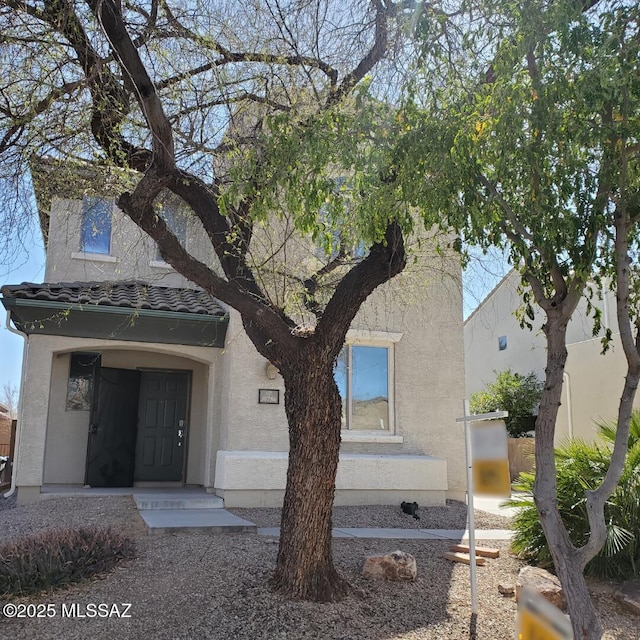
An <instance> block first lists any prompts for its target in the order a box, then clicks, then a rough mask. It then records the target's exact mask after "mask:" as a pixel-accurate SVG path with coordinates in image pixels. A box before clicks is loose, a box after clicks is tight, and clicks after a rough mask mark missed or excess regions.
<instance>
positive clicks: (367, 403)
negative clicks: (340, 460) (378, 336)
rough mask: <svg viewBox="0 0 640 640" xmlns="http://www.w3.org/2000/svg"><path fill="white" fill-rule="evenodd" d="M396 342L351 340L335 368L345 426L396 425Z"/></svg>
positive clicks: (345, 427)
mask: <svg viewBox="0 0 640 640" xmlns="http://www.w3.org/2000/svg"><path fill="white" fill-rule="evenodd" d="M392 350H393V346H392V345H389V346H369V345H362V344H347V345H345V346H344V348H343V349H342V351H341V352H340V355H339V356H338V361H337V363H336V368H335V371H334V376H335V380H336V384H337V385H338V390H339V391H340V397H341V398H342V428H343V429H363V430H369V431H372V430H376V431H379V430H381V429H384V430H387V431H390V430H391V429H392V413H393V412H392V409H391V407H392V404H391V397H390V389H391V387H392V384H391V382H390V380H391V370H392Z"/></svg>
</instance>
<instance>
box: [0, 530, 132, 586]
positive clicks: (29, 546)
mask: <svg viewBox="0 0 640 640" xmlns="http://www.w3.org/2000/svg"><path fill="white" fill-rule="evenodd" d="M134 555H135V547H134V544H133V542H132V541H131V540H130V539H129V538H125V537H123V536H121V535H120V534H118V533H116V532H114V531H112V530H111V529H100V528H97V527H82V528H80V529H58V530H52V531H45V532H43V533H38V534H35V535H32V536H27V537H24V538H20V539H19V540H16V541H15V542H8V543H5V544H3V545H2V546H0V595H26V594H29V593H36V592H38V591H42V590H45V589H52V588H56V587H62V586H65V585H67V584H69V583H72V582H79V581H80V580H83V579H85V578H88V577H90V576H93V575H96V574H102V573H106V572H108V571H110V570H111V569H113V567H114V566H115V565H116V563H117V562H118V561H119V560H122V559H124V558H132V557H133V556H134Z"/></svg>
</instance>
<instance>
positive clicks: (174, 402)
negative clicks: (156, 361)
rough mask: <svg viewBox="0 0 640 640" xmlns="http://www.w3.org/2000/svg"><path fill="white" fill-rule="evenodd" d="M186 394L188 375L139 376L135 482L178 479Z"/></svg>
mask: <svg viewBox="0 0 640 640" xmlns="http://www.w3.org/2000/svg"><path fill="white" fill-rule="evenodd" d="M188 394H189V374H188V373H178V372H155V371H143V372H142V373H141V374H140V400H139V403H138V435H137V443H136V465H135V479H136V480H139V481H143V482H144V481H146V482H149V481H181V480H182V471H183V467H184V453H185V450H186V429H187V405H188V403H187V399H188Z"/></svg>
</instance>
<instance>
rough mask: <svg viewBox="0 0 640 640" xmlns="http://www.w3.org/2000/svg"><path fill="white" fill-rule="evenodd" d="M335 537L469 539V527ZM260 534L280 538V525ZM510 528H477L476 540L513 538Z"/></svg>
mask: <svg viewBox="0 0 640 640" xmlns="http://www.w3.org/2000/svg"><path fill="white" fill-rule="evenodd" d="M332 534H333V537H334V538H384V539H396V540H468V539H469V530H468V529H375V528H372V529H352V528H343V529H332ZM258 535H259V536H269V537H273V538H278V537H279V536H280V527H264V528H258ZM512 535H513V531H511V530H509V529H476V540H511V536H512Z"/></svg>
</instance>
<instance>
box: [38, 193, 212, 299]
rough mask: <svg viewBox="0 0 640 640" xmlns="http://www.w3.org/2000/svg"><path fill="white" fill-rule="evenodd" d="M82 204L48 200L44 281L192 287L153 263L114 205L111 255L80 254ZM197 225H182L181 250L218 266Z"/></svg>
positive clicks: (151, 252)
mask: <svg viewBox="0 0 640 640" xmlns="http://www.w3.org/2000/svg"><path fill="white" fill-rule="evenodd" d="M81 220H82V201H81V200H70V199H66V198H58V197H54V198H53V199H52V202H51V216H50V223H49V242H48V244H47V263H46V268H45V282H73V281H76V280H77V281H83V282H92V281H104V280H134V279H135V280H144V281H145V282H150V283H152V284H156V285H159V286H166V287H193V286H194V285H193V284H191V283H189V281H188V280H187V279H186V278H185V277H184V276H182V275H180V274H179V273H177V272H175V271H174V270H173V269H172V268H171V267H170V266H169V265H166V264H164V263H162V261H158V260H157V255H156V247H155V243H154V242H153V240H151V238H149V236H147V235H146V234H145V233H144V232H143V231H142V230H141V229H140V228H139V227H138V226H137V225H136V224H135V223H134V222H133V221H132V220H131V219H130V218H129V217H128V216H126V215H124V214H123V213H122V212H121V211H120V210H119V209H118V207H117V206H115V205H114V209H113V216H112V229H111V252H110V255H108V256H107V255H99V254H90V253H84V254H83V253H81V252H80V224H81ZM203 234H204V232H203V231H202V229H201V227H200V223H199V221H197V220H196V219H195V218H194V217H193V216H192V217H191V218H190V219H189V224H188V227H187V241H186V248H187V250H188V251H190V252H191V253H192V254H193V255H194V256H195V257H196V258H198V259H199V260H202V261H203V262H205V263H207V264H218V262H217V259H216V258H215V256H214V254H213V251H212V250H211V249H210V248H209V249H207V245H206V241H203Z"/></svg>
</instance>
